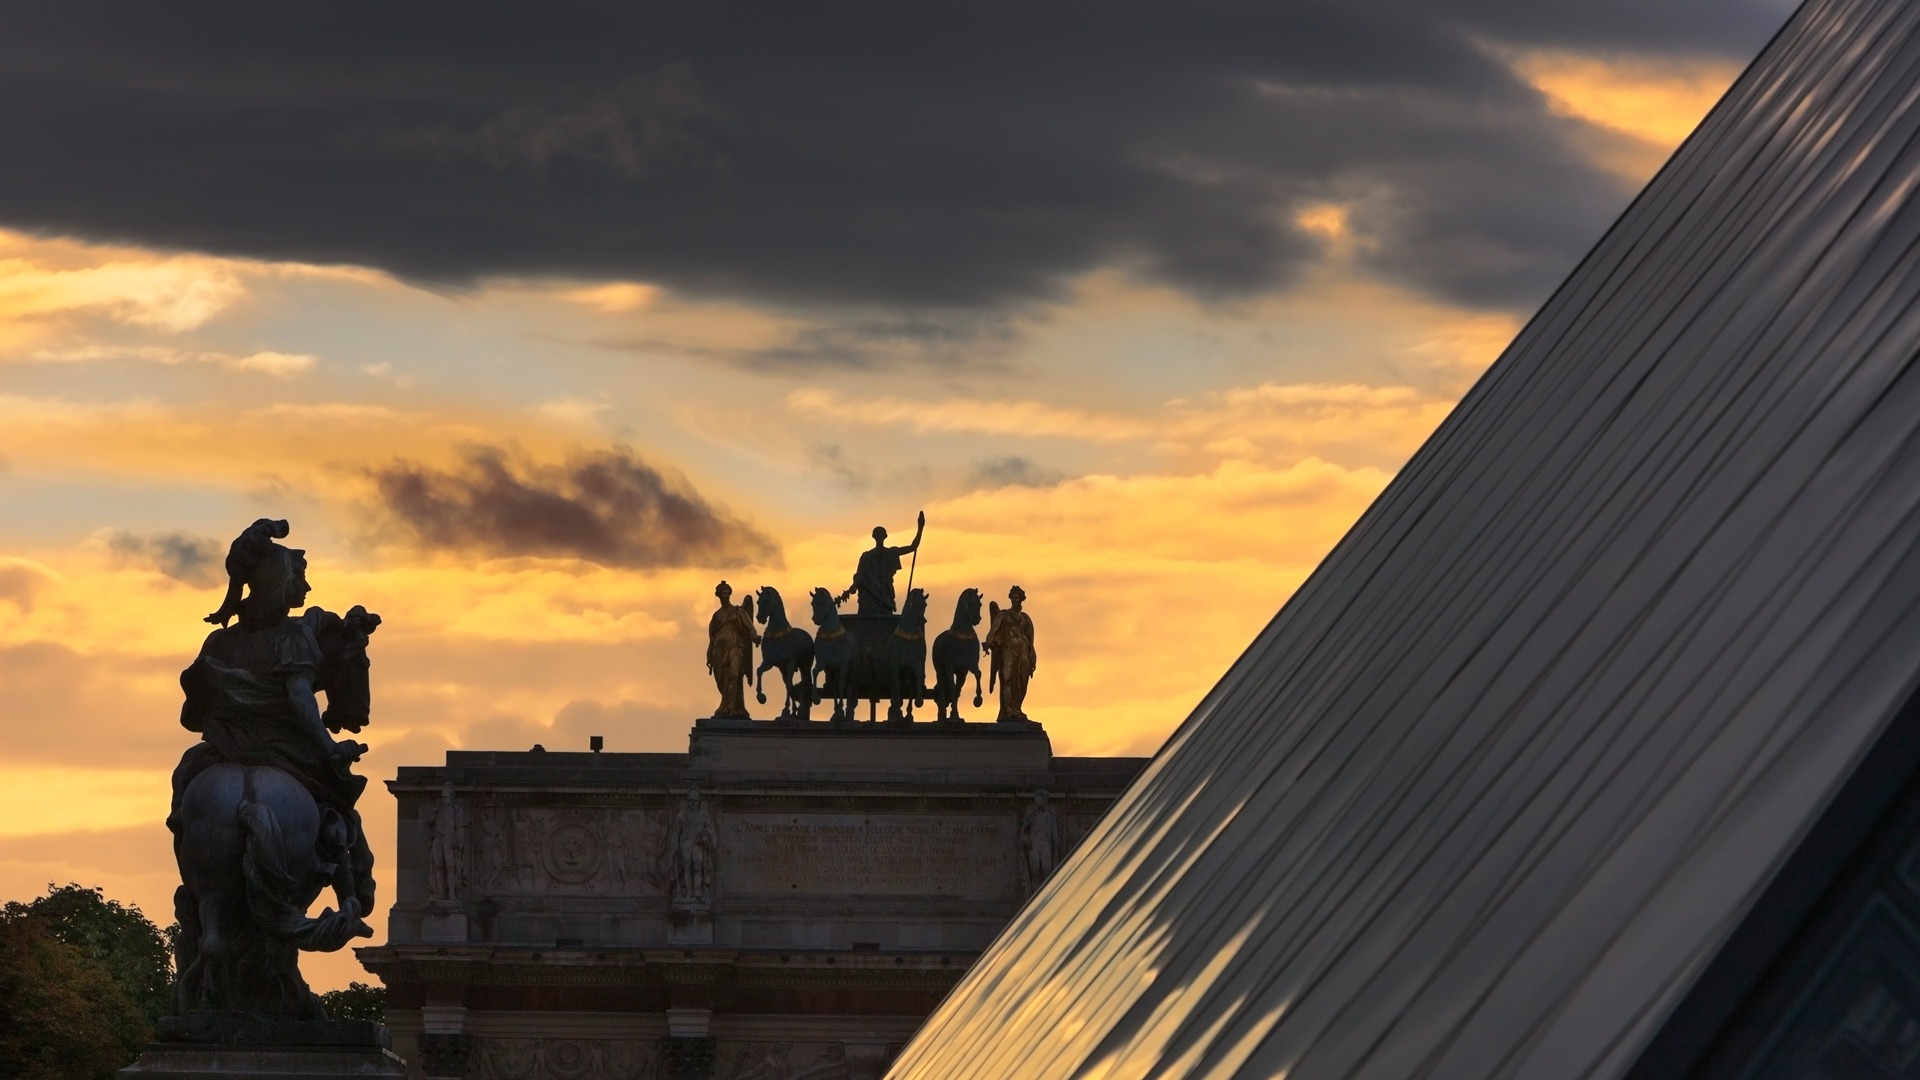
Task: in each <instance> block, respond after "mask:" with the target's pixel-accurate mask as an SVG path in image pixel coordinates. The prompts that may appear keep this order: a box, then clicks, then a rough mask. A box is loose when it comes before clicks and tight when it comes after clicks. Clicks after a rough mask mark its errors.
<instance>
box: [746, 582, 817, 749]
mask: <svg viewBox="0 0 1920 1080" xmlns="http://www.w3.org/2000/svg"><path fill="white" fill-rule="evenodd" d="M754 618H755V619H757V620H758V621H760V622H762V623H765V624H766V626H767V630H766V633H764V634H761V635H760V667H759V669H758V670H756V671H755V672H754V673H753V692H754V699H755V700H757V701H759V702H760V704H762V705H765V704H766V703H767V692H766V690H764V689H763V688H762V687H761V677H762V676H764V675H765V674H766V673H767V669H768V668H778V669H779V670H780V683H781V685H782V686H784V687H786V691H787V700H786V702H785V703H784V704H782V705H781V706H780V719H782V720H805V719H807V717H808V715H809V714H810V713H811V712H812V710H813V638H811V637H809V636H807V632H806V631H805V630H802V629H800V628H799V627H796V626H794V625H793V624H792V623H789V622H788V621H787V606H786V604H784V603H782V602H781V600H780V593H779V590H777V589H775V588H774V587H773V586H771V585H763V586H761V588H760V612H759V614H757V615H755V616H754Z"/></svg>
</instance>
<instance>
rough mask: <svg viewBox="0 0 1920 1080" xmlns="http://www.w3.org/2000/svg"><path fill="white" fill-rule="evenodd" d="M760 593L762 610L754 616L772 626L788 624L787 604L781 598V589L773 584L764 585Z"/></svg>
mask: <svg viewBox="0 0 1920 1080" xmlns="http://www.w3.org/2000/svg"><path fill="white" fill-rule="evenodd" d="M759 595H760V611H759V613H758V614H757V615H755V616H754V618H755V619H757V620H758V621H760V622H763V623H767V624H768V625H770V626H785V625H787V606H786V604H784V603H782V602H781V600H780V591H779V590H778V589H775V588H774V587H773V586H771V585H762V586H760V593H759Z"/></svg>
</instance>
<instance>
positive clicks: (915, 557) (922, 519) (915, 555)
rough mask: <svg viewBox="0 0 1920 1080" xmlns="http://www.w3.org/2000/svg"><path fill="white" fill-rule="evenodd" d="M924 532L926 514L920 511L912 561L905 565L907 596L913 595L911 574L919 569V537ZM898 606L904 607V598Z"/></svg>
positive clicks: (925, 528)
mask: <svg viewBox="0 0 1920 1080" xmlns="http://www.w3.org/2000/svg"><path fill="white" fill-rule="evenodd" d="M926 531H927V512H926V511H925V510H922V511H920V521H919V523H918V525H916V526H915V528H914V530H913V561H911V562H909V563H908V564H907V592H906V595H907V596H912V595H913V572H914V571H915V570H917V569H919V568H920V536H921V534H922V533H924V532H926ZM900 604H901V606H902V607H905V606H906V599H905V597H902V598H901V600H900Z"/></svg>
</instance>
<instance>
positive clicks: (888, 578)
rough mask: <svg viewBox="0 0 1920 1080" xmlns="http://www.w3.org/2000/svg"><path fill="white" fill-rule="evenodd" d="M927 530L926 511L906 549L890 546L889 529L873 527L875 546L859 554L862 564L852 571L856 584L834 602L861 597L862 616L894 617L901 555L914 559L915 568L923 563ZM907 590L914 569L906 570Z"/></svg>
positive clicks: (860, 610) (896, 606) (911, 583)
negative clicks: (923, 538)
mask: <svg viewBox="0 0 1920 1080" xmlns="http://www.w3.org/2000/svg"><path fill="white" fill-rule="evenodd" d="M926 530H927V512H926V511H924V510H922V511H921V512H920V520H919V524H918V526H917V527H916V528H915V529H914V531H913V543H911V544H908V545H907V546H905V547H888V546H887V530H886V529H884V528H882V527H881V526H878V525H875V526H874V527H873V546H872V547H870V548H868V549H867V550H865V551H863V552H861V553H860V565H859V567H858V568H857V569H856V570H854V572H853V584H851V585H849V586H847V591H846V592H843V593H841V594H840V595H839V596H837V597H835V598H834V603H836V604H844V603H846V602H847V598H848V597H850V596H856V595H857V596H858V597H859V598H860V606H859V608H858V609H857V613H858V614H861V615H893V614H895V613H897V611H898V610H899V608H898V605H897V604H896V603H895V602H894V598H893V576H894V575H895V574H898V573H899V572H900V556H902V555H911V556H913V565H914V567H915V568H918V566H919V563H920V535H921V534H922V533H924V532H926ZM907 587H908V588H909V589H911V588H912V587H913V570H912V569H909V570H908V571H907Z"/></svg>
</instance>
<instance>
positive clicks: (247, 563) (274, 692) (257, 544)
mask: <svg viewBox="0 0 1920 1080" xmlns="http://www.w3.org/2000/svg"><path fill="white" fill-rule="evenodd" d="M285 535H287V525H286V523H285V522H284V521H270V520H268V519H265V518H262V519H261V520H259V521H256V522H254V523H253V525H251V526H249V527H248V528H247V530H246V531H245V532H243V533H242V534H241V535H240V537H239V539H237V540H235V541H234V542H233V548H232V550H231V551H230V552H229V554H228V556H227V572H228V574H229V575H230V577H231V582H230V585H229V588H228V591H227V598H226V601H225V602H224V603H223V604H222V605H221V608H220V610H219V611H217V612H215V613H214V614H212V615H210V616H208V617H207V621H208V622H212V623H218V624H219V628H218V629H216V630H214V631H213V632H212V633H211V634H208V635H207V640H206V643H205V644H203V645H202V646H201V647H200V655H199V657H198V658H197V659H195V660H194V662H193V666H191V667H189V668H187V670H185V671H183V672H181V673H180V684H181V688H182V689H184V690H185V691H186V703H185V704H184V705H183V706H182V707H181V709H180V725H181V726H182V727H184V728H186V729H187V730H188V731H193V732H197V733H199V734H200V736H201V741H200V742H199V743H196V744H195V745H194V746H193V747H191V748H190V749H188V751H187V752H186V754H185V755H183V756H182V757H181V759H180V765H179V767H178V768H176V769H175V770H174V774H173V799H174V805H175V809H176V810H177V809H178V806H179V801H180V796H181V794H182V793H183V792H185V791H186V788H187V785H188V784H189V783H190V782H191V781H192V780H193V778H194V777H195V776H197V775H199V774H200V773H201V772H202V771H204V770H206V769H207V768H209V767H210V766H212V765H215V764H218V763H220V762H231V763H234V764H238V765H271V766H274V767H276V768H279V769H281V770H282V771H284V772H286V773H287V774H289V775H291V776H293V777H294V778H296V779H297V780H299V781H300V783H301V785H302V786H304V787H305V788H306V789H307V790H308V791H309V792H310V793H311V794H312V795H313V797H314V799H315V800H316V801H317V802H319V803H320V805H321V806H322V807H327V808H331V809H333V810H335V811H337V812H338V813H339V814H340V816H341V818H342V819H343V820H344V821H345V822H347V823H349V825H350V827H351V830H352V832H353V833H354V834H355V835H354V838H353V842H352V846H353V847H354V848H355V858H354V860H353V861H354V862H355V863H356V864H358V863H359V862H360V861H361V859H362V858H364V859H365V862H366V864H367V865H368V866H371V864H372V856H371V854H369V853H367V851H366V839H365V837H364V836H362V835H359V834H360V828H359V815H358V814H357V813H356V812H355V811H354V803H355V802H356V801H357V800H358V799H359V797H360V793H361V791H362V790H364V789H365V788H366V784H367V781H366V778H365V777H362V776H355V775H353V773H352V771H351V770H350V769H349V766H350V765H351V764H352V763H353V762H354V761H357V760H358V759H359V757H360V755H362V754H364V753H365V752H366V750H367V747H366V744H364V743H360V742H355V741H353V740H351V739H344V740H340V741H337V742H336V741H335V740H334V738H333V737H332V736H331V735H329V734H328V733H327V725H326V722H325V720H324V719H323V718H322V717H321V714H320V707H319V702H318V701H317V700H316V698H315V696H314V692H315V690H316V688H317V686H318V683H319V680H320V676H321V672H322V669H323V668H324V667H325V666H326V657H325V656H324V655H323V653H322V650H321V646H320V634H321V631H322V628H323V626H324V625H325V624H326V623H327V621H328V620H331V621H333V622H338V621H339V616H336V615H331V614H330V613H328V612H325V611H322V610H321V609H319V608H312V609H309V610H308V611H307V612H306V613H305V614H304V615H301V616H299V617H298V618H291V617H289V616H288V614H287V612H288V610H289V609H292V608H298V607H301V606H302V605H304V604H305V603H306V602H307V593H308V591H309V590H310V588H311V587H310V586H309V585H308V584H307V559H306V552H304V551H301V550H299V549H297V548H288V547H283V546H281V545H279V544H276V543H274V542H273V538H274V537H276V536H285ZM242 586H245V587H246V589H247V595H246V597H245V598H244V599H241V598H240V590H241V587H242ZM236 615H237V616H239V623H238V625H235V626H228V625H226V623H227V621H228V620H229V619H231V618H233V617H234V616H236ZM374 621H375V622H377V621H378V620H377V619H375V620H374ZM363 640H364V639H363ZM168 824H169V826H175V827H177V823H176V822H175V821H174V820H173V818H172V817H171V816H169V819H168ZM358 869H359V866H358V865H356V870H358ZM368 893H369V895H370V894H371V881H370V880H369V881H368Z"/></svg>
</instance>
